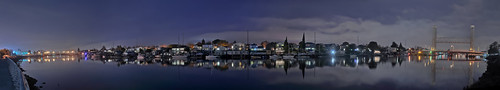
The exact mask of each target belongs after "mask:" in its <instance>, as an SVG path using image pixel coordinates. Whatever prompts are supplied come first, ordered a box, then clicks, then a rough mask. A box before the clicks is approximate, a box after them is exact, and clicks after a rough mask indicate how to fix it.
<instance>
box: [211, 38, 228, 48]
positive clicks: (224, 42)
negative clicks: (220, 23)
mask: <svg viewBox="0 0 500 90" xmlns="http://www.w3.org/2000/svg"><path fill="white" fill-rule="evenodd" d="M212 44H215V45H216V46H228V45H229V42H227V41H226V40H220V39H215V40H214V41H212Z"/></svg>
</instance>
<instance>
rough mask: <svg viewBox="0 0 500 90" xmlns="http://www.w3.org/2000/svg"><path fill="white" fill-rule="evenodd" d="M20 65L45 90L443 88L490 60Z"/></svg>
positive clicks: (469, 78)
mask: <svg viewBox="0 0 500 90" xmlns="http://www.w3.org/2000/svg"><path fill="white" fill-rule="evenodd" d="M21 67H22V68H24V69H25V70H26V73H27V74H28V75H30V76H32V77H34V78H36V79H38V81H39V82H38V84H37V85H41V86H43V88H42V90H163V89H175V90H178V89H232V90H240V89H265V90H270V89H278V90H284V89H302V90H304V89H307V90H311V89H325V90H331V89H348V90H352V89H381V90H388V89H425V90H428V89H439V90H443V89H462V88H463V87H465V86H467V85H469V84H472V83H473V82H474V81H476V80H477V79H478V77H480V76H481V75H482V73H483V72H484V71H485V70H486V63H485V61H455V60H434V59H432V57H423V56H422V57H417V56H412V57H399V58H397V57H393V58H381V57H373V58H362V57H359V58H351V59H345V58H331V57H326V58H321V59H309V60H250V61H248V60H220V61H203V60H161V59H157V60H127V59H125V60H92V59H89V58H87V59H85V58H82V59H78V58H77V57H71V56H57V57H52V56H51V57H44V58H30V59H24V60H23V62H22V63H21ZM42 82H46V84H42Z"/></svg>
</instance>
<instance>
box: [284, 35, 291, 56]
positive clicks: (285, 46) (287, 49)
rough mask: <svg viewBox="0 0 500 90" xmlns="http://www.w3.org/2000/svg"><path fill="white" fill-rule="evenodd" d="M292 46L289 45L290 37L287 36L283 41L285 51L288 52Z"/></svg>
mask: <svg viewBox="0 0 500 90" xmlns="http://www.w3.org/2000/svg"><path fill="white" fill-rule="evenodd" d="M289 48H290V46H289V45H288V37H285V42H284V43H283V49H285V53H288V52H289V51H290V50H289Z"/></svg>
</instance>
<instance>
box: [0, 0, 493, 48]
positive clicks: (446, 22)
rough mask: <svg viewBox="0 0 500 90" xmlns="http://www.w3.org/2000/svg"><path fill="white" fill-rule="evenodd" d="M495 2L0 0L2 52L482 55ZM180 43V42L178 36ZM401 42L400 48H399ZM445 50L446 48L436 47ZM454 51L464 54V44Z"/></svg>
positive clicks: (489, 40)
mask: <svg viewBox="0 0 500 90" xmlns="http://www.w3.org/2000/svg"><path fill="white" fill-rule="evenodd" d="M498 3H500V1H498V0H439V1H436V0H404V1H403V0H273V1H269V0H140V1H139V0H71V1H68V0H44V1H37V0H29V1H19V0H15V1H0V12H2V14H0V31H1V34H2V35H0V42H1V43H0V48H11V49H31V50H38V49H48V50H65V49H76V48H82V49H89V48H100V47H102V46H103V45H105V46H111V45H127V46H131V45H161V44H176V43H177V42H178V37H179V36H180V35H181V34H184V40H185V43H196V42H199V41H201V39H205V40H214V39H218V38H219V39H225V40H228V41H230V42H232V41H238V42H246V30H248V31H249V32H250V35H251V36H250V41H251V42H253V43H260V42H261V41H264V40H267V41H270V42H283V41H284V40H285V37H288V40H289V42H293V43H298V42H299V41H300V39H301V38H302V33H306V40H307V41H308V42H313V38H314V37H313V33H316V37H317V39H316V41H317V42H318V43H341V42H344V41H347V42H351V43H357V38H358V37H359V40H360V43H362V44H367V43H368V42H370V41H377V42H378V43H379V44H380V45H383V46H388V45H390V44H391V42H393V41H394V42H397V43H400V42H401V43H403V44H404V45H405V46H406V47H413V46H423V47H426V46H427V47H428V46H430V45H431V39H432V33H431V32H432V26H433V25H437V26H438V35H439V36H448V37H461V38H464V39H467V38H468V37H469V26H470V25H471V24H474V25H475V26H476V32H475V36H476V37H475V38H476V40H475V41H476V42H475V44H476V45H475V46H476V48H477V46H479V47H480V49H481V50H485V49H487V47H488V45H489V44H491V43H492V42H494V41H498V39H499V38H500V35H498V34H500V25H499V24H500V17H498V16H500V6H499V5H498ZM181 40H182V39H181ZM405 43H406V44H405ZM438 46H439V47H441V48H447V47H449V46H450V45H448V44H441V45H438ZM455 46H458V47H457V48H462V47H460V46H463V49H467V47H468V45H459V44H456V45H455Z"/></svg>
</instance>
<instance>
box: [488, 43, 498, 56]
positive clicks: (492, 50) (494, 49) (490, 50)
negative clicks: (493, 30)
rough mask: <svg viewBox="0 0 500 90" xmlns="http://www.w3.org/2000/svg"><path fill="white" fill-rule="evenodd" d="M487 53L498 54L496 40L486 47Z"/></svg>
mask: <svg viewBox="0 0 500 90" xmlns="http://www.w3.org/2000/svg"><path fill="white" fill-rule="evenodd" d="M488 54H498V42H496V41H495V42H493V43H492V44H491V45H490V49H488Z"/></svg>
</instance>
